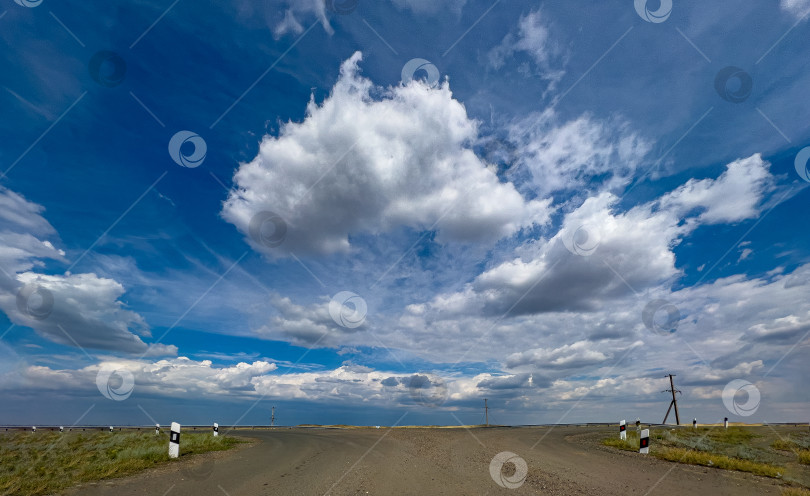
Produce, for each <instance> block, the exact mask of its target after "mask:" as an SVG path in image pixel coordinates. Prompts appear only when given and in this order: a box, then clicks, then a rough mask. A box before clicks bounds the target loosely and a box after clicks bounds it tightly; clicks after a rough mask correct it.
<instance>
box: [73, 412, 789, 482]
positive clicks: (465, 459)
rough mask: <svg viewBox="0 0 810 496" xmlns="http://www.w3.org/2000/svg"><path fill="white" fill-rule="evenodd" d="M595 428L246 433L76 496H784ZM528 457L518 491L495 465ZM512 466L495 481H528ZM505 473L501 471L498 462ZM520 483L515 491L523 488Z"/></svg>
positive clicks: (744, 477) (754, 479) (732, 474)
mask: <svg viewBox="0 0 810 496" xmlns="http://www.w3.org/2000/svg"><path fill="white" fill-rule="evenodd" d="M612 434H615V433H614V430H613V429H608V428H594V427H553V428H552V427H525V428H488V429H481V428H474V429H463V428H458V429H418V428H408V429H387V428H381V429H374V428H369V429H366V428H363V429H347V430H335V429H300V428H296V429H275V430H256V431H239V432H238V435H241V436H246V437H250V438H252V439H253V440H254V442H253V444H251V445H249V446H246V447H242V448H240V449H237V450H236V451H230V452H220V453H213V454H206V455H201V456H197V457H188V458H187V459H183V457H181V459H180V461H178V462H177V463H172V464H169V465H167V466H163V467H160V468H158V469H154V470H150V471H147V472H145V473H142V474H139V475H136V476H134V477H129V478H125V479H119V480H113V481H106V482H99V483H95V484H87V485H84V486H80V487H77V488H73V489H71V490H69V491H67V492H66V493H65V494H68V495H99V496H100V495H110V496H112V495H115V496H128V495H143V494H150V495H158V496H161V495H163V496H203V495H219V496H242V495H274V496H284V495H295V496H299V495H335V496H341V495H366V494H369V495H400V494H403V495H411V494H413V495H420V496H424V495H497V494H508V495H514V496H517V495H521V494H540V495H566V496H567V495H585V494H587V495H617V496H618V495H622V496H623V495H648V494H649V495H662V496H667V495H678V496H681V495H689V494H712V495H729V496H731V495H734V496H745V495H763V494H764V495H768V494H773V495H778V494H779V493H780V489H779V487H780V486H779V481H777V480H774V479H768V478H763V477H758V476H754V475H750V474H745V473H740V472H730V471H723V470H717V469H711V468H706V467H698V466H690V465H682V464H676V463H670V462H665V461H661V460H657V459H654V458H651V457H647V456H643V455H639V454H636V453H630V452H618V451H614V450H612V449H610V448H607V447H604V446H601V445H600V444H599V440H600V439H602V438H603V437H605V436H606V435H612ZM504 451H508V452H511V453H514V454H515V455H518V456H519V457H520V458H522V459H523V460H525V462H526V468H527V474H526V477H525V480H523V481H522V484H520V485H519V487H515V488H508V487H501V485H499V484H498V483H497V482H496V481H495V480H494V478H493V475H491V473H490V463H491V461H492V459H493V458H494V457H495V456H496V455H497V454H498V453H500V452H504ZM518 465H519V461H518V463H513V462H509V463H506V464H505V465H504V468H503V470H502V471H496V474H495V476H496V477H497V478H498V479H500V480H501V481H506V482H502V483H503V484H504V485H510V484H509V481H510V480H513V479H515V475H517V477H518V478H519V477H520V473H518V474H515V472H516V470H517V471H518V472H519V470H520V467H518ZM496 467H497V465H496ZM519 482H520V481H515V482H514V483H513V484H511V485H517V484H519Z"/></svg>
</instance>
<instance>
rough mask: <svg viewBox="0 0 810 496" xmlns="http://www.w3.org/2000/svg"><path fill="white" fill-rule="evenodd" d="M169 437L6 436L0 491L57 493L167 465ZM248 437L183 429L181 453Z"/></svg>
mask: <svg viewBox="0 0 810 496" xmlns="http://www.w3.org/2000/svg"><path fill="white" fill-rule="evenodd" d="M167 438H168V436H167V435H166V434H162V435H159V436H156V435H154V434H153V433H146V432H115V433H108V432H81V433H77V432H71V433H62V434H60V433H58V432H42V433H31V432H16V433H9V434H6V435H3V436H0V495H11V494H14V495H20V496H34V495H41V494H52V493H54V492H57V491H59V490H62V489H65V488H67V487H71V486H75V485H76V484H80V483H83V482H90V481H96V480H101V479H108V478H113V477H122V476H125V475H129V474H132V473H135V472H138V471H141V470H143V469H146V468H149V467H152V466H155V465H158V464H161V463H167V462H170V461H174V460H171V459H170V458H169V455H168V439H167ZM241 442H243V441H241V440H239V439H236V438H233V437H228V436H217V437H214V436H212V435H211V434H207V433H205V434H204V433H194V432H192V433H183V434H182V436H181V444H180V447H181V450H180V451H181V456H186V455H191V454H196V453H205V452H208V451H222V450H227V449H230V448H232V447H233V446H234V445H236V444H238V443H241Z"/></svg>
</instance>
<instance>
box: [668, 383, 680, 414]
mask: <svg viewBox="0 0 810 496" xmlns="http://www.w3.org/2000/svg"><path fill="white" fill-rule="evenodd" d="M673 377H675V376H674V374H669V388H670V391H672V404H673V405H675V425H681V417H680V416H679V415H678V400H677V399H676V398H675V383H674V382H673V380H672V378H673Z"/></svg>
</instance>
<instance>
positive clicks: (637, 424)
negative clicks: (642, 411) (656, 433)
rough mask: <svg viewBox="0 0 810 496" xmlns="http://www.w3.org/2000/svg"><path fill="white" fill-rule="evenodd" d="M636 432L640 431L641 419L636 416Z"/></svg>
mask: <svg viewBox="0 0 810 496" xmlns="http://www.w3.org/2000/svg"><path fill="white" fill-rule="evenodd" d="M636 432H641V419H640V418H638V417H636Z"/></svg>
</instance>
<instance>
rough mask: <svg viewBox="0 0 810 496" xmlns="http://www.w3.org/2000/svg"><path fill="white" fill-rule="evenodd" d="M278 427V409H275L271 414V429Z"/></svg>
mask: <svg viewBox="0 0 810 496" xmlns="http://www.w3.org/2000/svg"><path fill="white" fill-rule="evenodd" d="M274 425H276V407H273V412H272V413H271V414H270V427H273V426H274Z"/></svg>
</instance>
